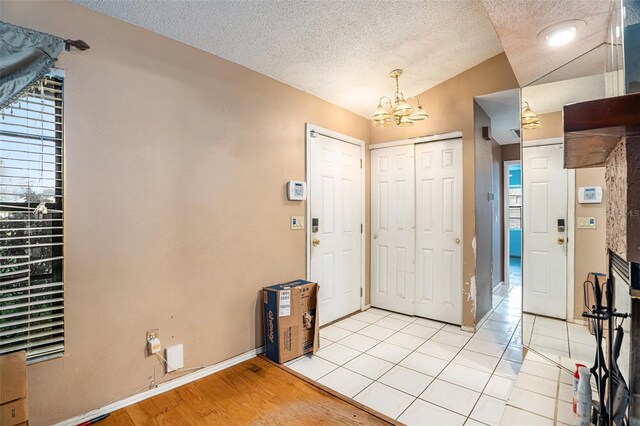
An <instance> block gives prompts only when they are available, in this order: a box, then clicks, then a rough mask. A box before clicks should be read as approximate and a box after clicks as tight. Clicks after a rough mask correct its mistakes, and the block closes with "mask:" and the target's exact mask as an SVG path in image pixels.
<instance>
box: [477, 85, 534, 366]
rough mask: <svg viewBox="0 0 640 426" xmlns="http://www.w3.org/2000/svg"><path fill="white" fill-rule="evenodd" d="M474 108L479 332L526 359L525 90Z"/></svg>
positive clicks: (493, 96)
mask: <svg viewBox="0 0 640 426" xmlns="http://www.w3.org/2000/svg"><path fill="white" fill-rule="evenodd" d="M473 108H474V132H475V134H474V136H475V137H474V178H475V179H474V182H475V220H476V224H475V230H476V235H475V237H476V238H475V251H476V269H475V285H476V294H477V298H476V312H475V314H476V323H477V324H478V331H477V334H478V335H480V336H483V337H480V338H481V339H486V340H488V341H490V342H491V343H489V344H488V345H490V346H491V345H493V346H494V347H495V348H496V350H498V351H499V350H503V351H504V350H506V352H505V353H506V354H507V355H506V356H507V359H508V360H509V361H516V362H520V361H522V345H521V341H520V328H519V324H520V321H521V298H522V297H521V296H522V293H521V285H520V269H521V267H520V257H519V256H520V252H519V248H520V206H521V196H520V195H521V194H520V191H521V190H520V180H519V176H520V90H519V89H512V90H505V91H501V92H495V93H489V94H486V95H482V96H476V97H475V98H474V105H473ZM507 365H509V364H507Z"/></svg>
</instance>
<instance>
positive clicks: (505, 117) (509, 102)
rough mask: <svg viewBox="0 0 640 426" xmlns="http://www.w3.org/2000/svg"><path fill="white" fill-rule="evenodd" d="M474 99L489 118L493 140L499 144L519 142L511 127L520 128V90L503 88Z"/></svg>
mask: <svg viewBox="0 0 640 426" xmlns="http://www.w3.org/2000/svg"><path fill="white" fill-rule="evenodd" d="M475 99H476V101H477V102H478V104H479V105H480V106H481V107H482V109H483V110H484V112H486V113H487V115H488V116H489V118H491V137H492V138H493V140H495V141H496V142H498V143H499V144H500V145H507V144H512V143H519V142H520V138H519V137H517V136H516V135H515V134H514V133H513V132H512V129H520V90H518V89H511V90H505V91H503V92H495V93H491V94H489V95H484V96H477V97H476V98H475Z"/></svg>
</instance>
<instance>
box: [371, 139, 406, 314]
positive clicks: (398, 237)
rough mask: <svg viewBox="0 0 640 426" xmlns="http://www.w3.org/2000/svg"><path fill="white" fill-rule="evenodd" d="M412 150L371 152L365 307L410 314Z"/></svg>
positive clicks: (393, 148) (401, 148) (404, 148)
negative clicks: (368, 277)
mask: <svg viewBox="0 0 640 426" xmlns="http://www.w3.org/2000/svg"><path fill="white" fill-rule="evenodd" d="M413 152H414V146H413V145H405V146H398V147H391V148H381V149H374V150H372V151H371V305H372V306H375V307H378V308H383V309H388V310H391V311H395V312H401V313H405V314H408V315H413V302H414V299H415V174H414V173H415V165H414V155H413Z"/></svg>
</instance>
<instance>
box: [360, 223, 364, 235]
mask: <svg viewBox="0 0 640 426" xmlns="http://www.w3.org/2000/svg"><path fill="white" fill-rule="evenodd" d="M363 232H364V225H363V224H360V233H361V234H362V233H363Z"/></svg>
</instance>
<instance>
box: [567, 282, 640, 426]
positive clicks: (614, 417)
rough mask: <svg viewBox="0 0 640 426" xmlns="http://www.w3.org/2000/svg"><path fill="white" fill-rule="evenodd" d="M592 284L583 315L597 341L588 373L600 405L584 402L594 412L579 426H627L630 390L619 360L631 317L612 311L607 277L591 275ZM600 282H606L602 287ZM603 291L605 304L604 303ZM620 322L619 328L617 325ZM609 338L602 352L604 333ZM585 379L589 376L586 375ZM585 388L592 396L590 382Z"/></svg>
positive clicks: (588, 284)
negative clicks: (626, 326) (594, 384)
mask: <svg viewBox="0 0 640 426" xmlns="http://www.w3.org/2000/svg"><path fill="white" fill-rule="evenodd" d="M591 275H592V276H593V277H594V279H593V281H591V280H589V279H587V281H585V282H584V295H585V296H584V305H585V308H586V310H585V311H584V312H583V313H582V316H583V317H584V318H587V319H588V321H589V322H590V323H591V324H590V325H592V330H594V331H595V338H596V356H595V361H594V365H593V367H591V369H590V370H589V372H590V373H591V375H593V377H594V379H595V382H596V390H597V393H598V401H595V400H594V401H593V402H591V401H585V402H586V403H587V405H588V407H589V408H591V410H590V411H591V412H589V409H588V408H587V410H588V411H587V413H586V414H587V416H588V417H587V418H586V419H585V418H584V417H581V416H580V412H578V421H579V423H578V424H579V425H580V424H585V425H588V424H591V423H592V424H595V425H597V426H613V425H615V426H624V425H626V424H627V421H626V417H625V415H626V412H627V407H628V406H629V398H630V393H629V387H628V386H627V383H626V381H625V379H624V377H623V375H622V372H621V371H620V369H619V367H618V357H619V356H620V348H621V346H622V339H623V337H624V331H623V329H622V323H623V322H624V320H625V318H627V317H628V316H629V314H628V313H622V312H618V311H616V309H615V308H614V307H613V288H612V285H611V280H606V278H605V275H604V274H599V273H593V274H591ZM601 280H604V282H603V283H601ZM603 289H604V298H605V304H604V305H603V303H602V297H603ZM589 294H593V297H594V301H593V302H594V303H593V304H590V303H589V301H588V295H589ZM618 321H619V324H618ZM605 330H606V331H607V334H606V336H607V337H606V344H607V351H606V355H605V351H604V350H603V339H604V331H605ZM585 373H586V374H585V376H587V377H589V376H590V374H589V373H588V372H586V369H585ZM587 383H588V385H585V386H586V387H587V388H588V394H589V395H590V394H591V389H590V386H591V385H590V381H588V382H587Z"/></svg>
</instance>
